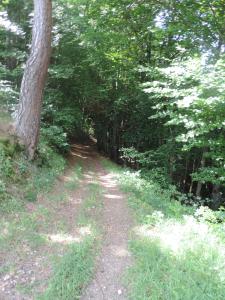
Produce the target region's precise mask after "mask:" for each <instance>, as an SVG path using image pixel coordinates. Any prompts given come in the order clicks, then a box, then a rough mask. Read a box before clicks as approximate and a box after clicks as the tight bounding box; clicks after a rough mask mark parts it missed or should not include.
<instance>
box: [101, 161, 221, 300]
mask: <svg viewBox="0 0 225 300" xmlns="http://www.w3.org/2000/svg"><path fill="white" fill-rule="evenodd" d="M104 166H105V167H107V168H108V170H112V172H113V173H114V174H115V175H116V176H117V178H118V182H119V183H120V185H121V188H122V189H123V190H124V191H125V192H127V194H128V198H129V205H130V206H131V208H132V209H133V211H134V215H135V216H136V221H137V224H136V226H135V229H134V234H133V238H132V240H131V242H130V250H131V252H132V254H133V257H134V263H133V266H132V267H131V268H130V269H129V271H128V272H127V274H126V275H125V282H126V284H127V286H128V290H129V293H130V295H129V296H130V299H133V300H147V299H149V300H159V299H162V300H178V299H179V300H193V299H196V300H207V299H213V300H220V299H221V300H222V299H225V268H224V261H225V247H224V246H225V245H224V243H225V238H224V237H225V235H224V229H225V223H224V222H221V223H216V222H213V223H212V220H214V221H215V218H213V217H212V216H215V215H216V213H215V212H212V211H210V210H209V209H207V208H204V209H203V208H200V209H197V208H194V207H186V206H182V205H181V204H180V203H179V202H178V201H175V200H174V199H173V195H174V193H175V189H174V187H172V186H170V187H169V188H168V189H166V190H164V189H162V188H161V187H160V185H159V184H158V183H157V182H154V181H152V180H150V179H149V180H146V179H143V178H142V177H141V176H140V174H139V173H138V172H131V171H129V170H124V169H121V168H119V167H115V165H113V164H112V163H111V162H109V161H105V162H104ZM115 168H117V170H115ZM207 220H208V221H207ZM209 221H210V222H209Z"/></svg>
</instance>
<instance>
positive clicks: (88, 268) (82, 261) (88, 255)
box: [38, 181, 102, 300]
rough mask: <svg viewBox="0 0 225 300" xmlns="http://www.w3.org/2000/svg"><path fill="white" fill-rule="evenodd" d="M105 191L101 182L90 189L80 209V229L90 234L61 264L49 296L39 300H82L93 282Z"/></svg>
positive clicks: (78, 224) (55, 268) (57, 268)
mask: <svg viewBox="0 0 225 300" xmlns="http://www.w3.org/2000/svg"><path fill="white" fill-rule="evenodd" d="M101 195H102V193H101V188H100V186H99V184H98V183H97V182H94V181H93V182H92V183H89V184H88V185H87V197H86V198H85V199H84V201H83V203H82V206H81V208H80V212H79V216H78V220H77V224H75V225H76V227H77V228H78V229H80V230H82V229H84V230H87V232H88V233H87V234H86V235H84V237H82V238H81V240H80V242H74V243H73V244H72V245H70V246H69V249H67V251H66V254H65V255H64V256H63V257H62V258H61V259H60V260H57V261H56V263H55V267H54V272H53V277H52V279H51V280H50V283H49V285H48V288H47V290H46V292H45V293H44V294H43V295H41V296H39V297H38V299H39V300H49V299H56V300H76V299H80V296H81V294H82V291H83V289H84V288H85V287H86V285H87V284H88V282H89V281H90V279H91V277H92V275H93V272H94V265H95V258H96V255H97V253H98V249H99V246H100V229H99V227H98V224H97V222H96V218H97V216H98V213H100V210H101V208H102V202H101Z"/></svg>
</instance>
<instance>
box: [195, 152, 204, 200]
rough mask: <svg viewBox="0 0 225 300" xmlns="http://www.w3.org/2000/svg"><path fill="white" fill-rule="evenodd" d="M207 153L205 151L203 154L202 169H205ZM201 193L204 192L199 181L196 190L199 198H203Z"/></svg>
mask: <svg viewBox="0 0 225 300" xmlns="http://www.w3.org/2000/svg"><path fill="white" fill-rule="evenodd" d="M205 152H206V150H204V151H203V153H202V159H201V168H204V167H205ZM201 191H202V182H201V181H198V184H197V188H196V196H197V197H201Z"/></svg>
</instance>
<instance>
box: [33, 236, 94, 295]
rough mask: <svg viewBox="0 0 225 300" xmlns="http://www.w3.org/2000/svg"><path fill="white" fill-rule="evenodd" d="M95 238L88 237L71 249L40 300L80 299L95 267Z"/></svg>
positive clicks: (56, 268)
mask: <svg viewBox="0 0 225 300" xmlns="http://www.w3.org/2000/svg"><path fill="white" fill-rule="evenodd" d="M93 243H94V240H93V237H87V238H85V240H84V241H83V242H82V243H77V244H74V245H72V246H71V247H70V249H69V250H68V251H67V253H66V254H65V255H64V256H63V258H62V259H61V261H60V262H59V263H58V264H57V265H56V267H55V271H54V275H53V278H52V280H51V282H50V284H49V287H48V289H47V291H46V292H45V294H44V295H42V296H40V297H38V299H40V300H44V299H46V300H50V299H56V300H57V299H58V300H75V299H80V295H81V292H82V289H83V288H84V287H85V285H86V284H87V283H88V281H89V280H90V278H91V274H92V272H93V267H94V260H93V257H95V254H94V248H93Z"/></svg>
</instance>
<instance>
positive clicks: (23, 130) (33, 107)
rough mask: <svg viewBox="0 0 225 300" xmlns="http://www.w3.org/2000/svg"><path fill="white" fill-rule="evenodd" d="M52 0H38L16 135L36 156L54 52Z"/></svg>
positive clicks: (30, 154) (29, 152) (23, 81)
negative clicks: (43, 103) (49, 67)
mask: <svg viewBox="0 0 225 300" xmlns="http://www.w3.org/2000/svg"><path fill="white" fill-rule="evenodd" d="M51 32H52V1H51V0H34V24H33V33H32V44H31V53H30V56H29V58H28V60H27V63H26V67H25V71H24V75H23V80H22V84H21V90H20V101H19V106H18V110H17V112H16V113H15V124H14V126H15V134H16V135H17V137H18V138H19V140H20V142H22V144H24V145H25V147H26V150H27V152H28V155H29V158H30V159H33V158H34V154H35V151H36V148H37V145H38V140H39V132H40V118H41V108H42V98H43V91H44V87H45V81H46V75H47V72H48V66H49V60H50V54H51Z"/></svg>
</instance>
